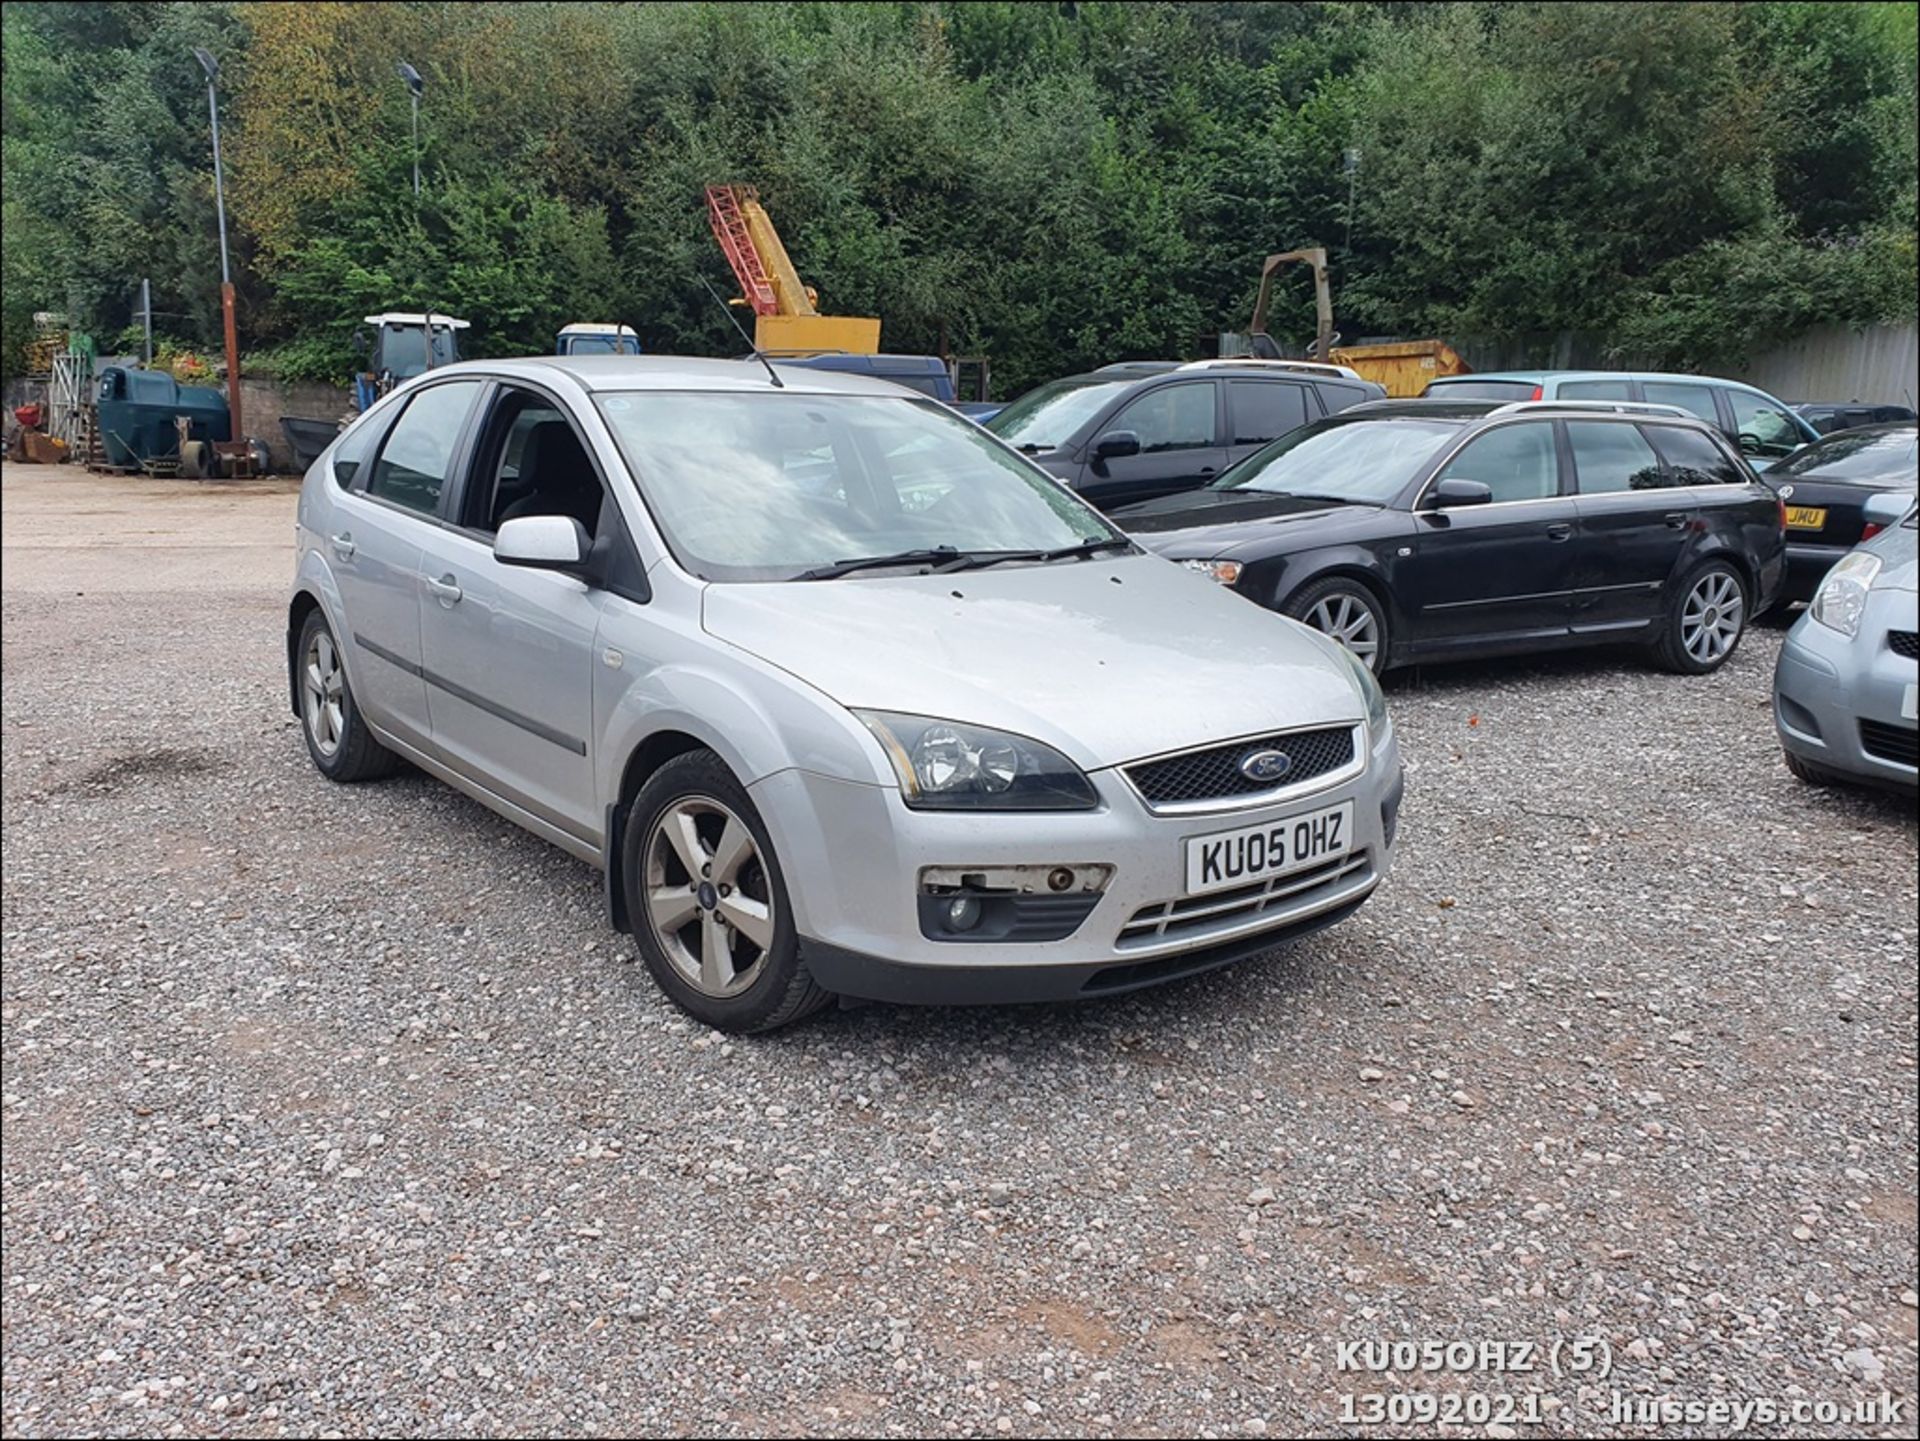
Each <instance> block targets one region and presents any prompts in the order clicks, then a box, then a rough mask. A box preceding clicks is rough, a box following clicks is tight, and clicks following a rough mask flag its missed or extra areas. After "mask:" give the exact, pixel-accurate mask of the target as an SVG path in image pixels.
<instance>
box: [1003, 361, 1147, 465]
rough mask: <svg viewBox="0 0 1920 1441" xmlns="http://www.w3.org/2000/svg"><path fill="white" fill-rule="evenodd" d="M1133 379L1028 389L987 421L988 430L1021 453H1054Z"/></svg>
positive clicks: (1072, 382)
mask: <svg viewBox="0 0 1920 1441" xmlns="http://www.w3.org/2000/svg"><path fill="white" fill-rule="evenodd" d="M1131 384H1133V382H1132V381H1130V380H1089V379H1080V378H1074V379H1067V380H1054V381H1049V382H1048V383H1047V384H1045V385H1042V386H1039V387H1038V388H1036V389H1034V390H1029V391H1028V392H1027V393H1026V394H1025V395H1023V396H1021V397H1020V398H1019V399H1018V400H1016V401H1014V402H1013V404H1011V405H1009V406H1008V407H1007V408H1006V409H1005V410H1003V411H1001V412H1000V413H999V414H998V415H996V416H994V418H993V419H992V420H991V421H990V422H988V426H987V428H988V429H989V430H991V431H992V432H993V433H994V434H995V435H997V436H999V437H1000V438H1001V439H1002V440H1004V441H1006V442H1007V444H1009V445H1013V446H1018V447H1019V448H1020V449H1021V450H1027V451H1033V450H1053V449H1055V448H1056V447H1058V446H1061V445H1065V444H1066V443H1067V441H1068V440H1069V439H1070V438H1072V436H1073V435H1074V434H1075V433H1076V432H1078V431H1079V429H1080V428H1081V427H1082V426H1083V425H1086V424H1087V423H1088V422H1089V421H1091V420H1092V419H1093V418H1094V416H1096V415H1098V414H1099V413H1100V412H1101V411H1102V410H1104V409H1105V408H1106V407H1107V405H1108V403H1109V402H1111V401H1112V400H1114V399H1115V398H1117V397H1118V396H1119V395H1121V394H1122V393H1123V392H1125V390H1126V389H1127V387H1128V386H1129V385H1131Z"/></svg>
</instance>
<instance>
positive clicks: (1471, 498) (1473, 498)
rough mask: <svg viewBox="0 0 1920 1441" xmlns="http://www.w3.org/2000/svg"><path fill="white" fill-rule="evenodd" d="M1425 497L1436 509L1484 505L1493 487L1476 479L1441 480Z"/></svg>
mask: <svg viewBox="0 0 1920 1441" xmlns="http://www.w3.org/2000/svg"><path fill="white" fill-rule="evenodd" d="M1427 499H1428V500H1429V501H1431V502H1432V504H1433V507H1434V509H1436V510H1450V509H1452V508H1453V507H1454V506H1458V505H1486V504H1487V503H1489V502H1490V501H1491V500H1492V499H1493V487H1492V486H1489V485H1484V484H1482V483H1481V482H1480V481H1477V480H1443V481H1441V482H1440V483H1439V484H1438V485H1436V486H1435V487H1434V488H1433V494H1432V495H1430V496H1428V497H1427Z"/></svg>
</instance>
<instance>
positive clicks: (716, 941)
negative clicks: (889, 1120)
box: [621, 751, 830, 1032]
mask: <svg viewBox="0 0 1920 1441" xmlns="http://www.w3.org/2000/svg"><path fill="white" fill-rule="evenodd" d="M621 865H622V867H623V870H624V877H625V884H626V888H627V914H628V915H629V916H631V917H632V918H633V932H634V939H635V941H636V942H637V943H638V945H639V947H640V956H641V959H642V960H644V961H645V962H646V963H647V969H648V970H649V971H651V972H652V973H653V978H654V980H655V982H657V983H658V984H659V986H660V989H661V990H663V991H665V992H666V993H667V995H668V996H670V997H672V999H673V1001H674V1002H675V1004H677V1005H678V1006H679V1007H680V1008H681V1009H682V1010H684V1011H686V1012H687V1014H689V1015H690V1016H692V1017H693V1018H694V1019H695V1020H697V1021H700V1022H701V1023H703V1024H705V1025H709V1026H712V1027H714V1028H715V1029H717V1030H722V1031H736V1032H751V1031H770V1030H773V1029H775V1028H776V1027H778V1026H784V1025H787V1024H788V1023H789V1022H792V1021H797V1020H799V1019H800V1018H801V1017H803V1016H806V1015H809V1014H811V1013H812V1012H814V1011H816V1010H818V1009H819V1008H820V1007H821V1006H823V1005H825V1004H826V1002H827V1001H828V1000H829V999H830V997H829V995H828V993H827V992H826V991H824V990H822V989H821V988H820V987H819V986H818V985H817V984H816V983H815V982H814V979H813V976H812V973H811V972H809V971H808V969H807V965H806V962H805V961H804V960H802V959H801V957H800V943H799V937H798V935H797V934H796V932H795V930H794V926H793V910H792V907H791V906H790V905H789V904H788V902H787V887H786V881H785V879H784V878H783V877H782V875H781V872H780V863H779V861H778V859H777V858H776V857H775V856H774V853H773V842H772V840H771V839H770V838H769V836H768V834H767V828H766V824H765V822H763V821H762V820H761V819H760V813H759V811H757V810H756V809H755V808H754V805H753V802H752V801H751V800H750V799H749V798H748V796H747V792H746V788H745V787H744V786H742V785H741V784H740V782H739V781H738V780H736V779H735V778H734V776H733V773H732V772H731V771H729V770H728V769H727V768H726V766H725V765H724V764H722V763H721V761H720V758H719V757H718V756H716V755H714V754H713V753H712V752H711V751H691V752H689V753H687V754H686V755H682V756H677V757H675V758H674V759H673V760H670V761H668V762H667V763H666V764H665V765H663V766H662V767H660V769H659V770H657V771H655V772H654V774H653V775H652V777H651V778H649V779H648V781H647V783H646V784H645V785H644V786H642V787H641V788H640V794H639V795H638V796H636V797H635V798H634V802H633V808H632V809H631V810H630V811H629V812H628V813H627V828H626V841H625V844H624V846H623V847H622V853H621Z"/></svg>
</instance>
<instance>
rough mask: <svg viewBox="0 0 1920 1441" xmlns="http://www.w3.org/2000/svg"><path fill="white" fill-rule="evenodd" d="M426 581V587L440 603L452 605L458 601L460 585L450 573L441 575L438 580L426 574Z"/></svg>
mask: <svg viewBox="0 0 1920 1441" xmlns="http://www.w3.org/2000/svg"><path fill="white" fill-rule="evenodd" d="M426 581H427V589H428V590H430V591H432V592H433V593H434V594H435V595H436V596H438V597H439V598H440V603H441V604H442V605H453V604H455V603H456V602H458V601H459V599H460V586H459V584H458V583H457V582H456V581H455V580H454V578H453V577H452V576H451V575H443V576H441V577H440V579H438V580H435V579H434V578H433V577H432V576H428V577H427V578H426Z"/></svg>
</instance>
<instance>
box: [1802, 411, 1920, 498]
mask: <svg viewBox="0 0 1920 1441" xmlns="http://www.w3.org/2000/svg"><path fill="white" fill-rule="evenodd" d="M1916 436H1920V430H1916V427H1914V426H1912V425H1897V426H1892V427H1889V428H1887V429H1881V428H1879V427H1875V428H1874V429H1872V430H1846V431H1842V432H1841V433H1840V434H1838V435H1834V436H1829V437H1828V438H1827V439H1825V440H1822V441H1820V442H1818V443H1817V444H1814V445H1810V446H1808V447H1807V448H1806V449H1805V450H1802V451H1800V452H1798V453H1797V454H1795V455H1790V456H1788V457H1787V458H1786V459H1785V460H1783V461H1781V462H1780V463H1779V464H1778V465H1776V466H1773V467H1772V468H1771V469H1769V470H1768V471H1767V474H1768V475H1769V476H1783V475H1799V476H1804V477H1806V478H1807V479H1808V480H1851V481H1859V482H1861V483H1863V484H1879V483H1881V482H1886V483H1888V484H1893V483H1895V482H1898V483H1899V484H1900V485H1901V486H1902V487H1903V488H1907V489H1911V488H1912V487H1913V486H1914V485H1915V484H1916V470H1917V469H1920V459H1917V457H1916V447H1917V446H1920V441H1916Z"/></svg>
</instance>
